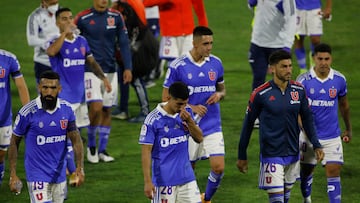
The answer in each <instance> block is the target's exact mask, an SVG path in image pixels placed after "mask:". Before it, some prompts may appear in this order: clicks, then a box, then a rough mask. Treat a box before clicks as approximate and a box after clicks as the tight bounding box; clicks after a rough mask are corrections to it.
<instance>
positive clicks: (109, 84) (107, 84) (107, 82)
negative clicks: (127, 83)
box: [103, 77, 112, 93]
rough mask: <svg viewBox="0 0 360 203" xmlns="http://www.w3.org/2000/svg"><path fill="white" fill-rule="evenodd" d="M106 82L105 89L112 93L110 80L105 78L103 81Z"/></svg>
mask: <svg viewBox="0 0 360 203" xmlns="http://www.w3.org/2000/svg"><path fill="white" fill-rule="evenodd" d="M103 82H104V87H105V91H106V92H107V93H109V92H111V90H112V87H111V83H110V82H109V80H108V79H107V78H106V77H105V79H104V80H103Z"/></svg>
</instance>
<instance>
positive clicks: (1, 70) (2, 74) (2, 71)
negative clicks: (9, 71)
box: [0, 66, 6, 78]
mask: <svg viewBox="0 0 360 203" xmlns="http://www.w3.org/2000/svg"><path fill="white" fill-rule="evenodd" d="M5 73H6V70H5V68H3V67H1V66H0V78H4V77H5Z"/></svg>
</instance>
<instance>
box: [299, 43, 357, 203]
mask: <svg viewBox="0 0 360 203" xmlns="http://www.w3.org/2000/svg"><path fill="white" fill-rule="evenodd" d="M331 54H332V50H331V47H330V46H329V45H328V44H323V43H320V44H318V45H317V46H316V47H315V49H314V56H313V60H314V63H315V66H314V67H313V68H312V69H310V71H309V72H307V73H305V74H302V75H300V76H299V77H298V81H299V82H301V83H302V84H303V85H304V87H305V90H306V93H307V96H308V97H309V101H310V107H311V109H312V112H313V115H314V121H315V126H316V131H317V134H318V137H319V141H320V143H321V145H322V146H323V149H324V153H325V158H324V160H323V161H322V162H321V163H322V165H323V166H325V172H326V177H327V193H328V197H329V202H331V203H335V202H341V182H340V171H341V166H342V164H343V163H344V159H343V148H342V143H341V138H342V139H343V141H344V142H345V143H348V142H350V140H351V137H352V128H351V123H350V107H349V102H348V99H347V96H346V95H347V84H346V79H345V76H344V75H343V74H341V73H340V72H338V71H336V70H334V69H333V68H331V63H332V57H331ZM338 112H340V113H341V117H342V119H343V121H344V124H345V130H344V131H343V132H342V133H341V129H340V125H339V120H338V118H339V116H338ZM305 135H307V133H304V132H302V133H301V135H300V149H301V173H300V175H301V176H300V177H301V192H302V195H303V197H304V200H305V202H307V203H309V202H311V189H312V182H313V171H314V169H315V166H316V161H315V160H314V151H313V147H312V145H311V143H309V141H308V136H305Z"/></svg>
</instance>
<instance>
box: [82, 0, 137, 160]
mask: <svg viewBox="0 0 360 203" xmlns="http://www.w3.org/2000/svg"><path fill="white" fill-rule="evenodd" d="M75 24H76V25H77V27H78V28H79V29H80V31H81V34H82V35H83V36H84V37H85V38H86V40H87V41H88V43H89V46H90V48H91V51H92V53H93V55H94V57H95V60H96V61H97V62H98V63H99V64H100V66H101V68H102V70H103V72H104V73H105V75H106V77H107V78H108V80H109V81H110V83H111V87H112V90H111V92H104V91H102V88H101V80H100V79H99V78H98V77H96V75H95V74H94V73H93V72H90V69H89V67H88V66H86V69H85V95H86V96H85V99H86V101H87V103H88V104H89V119H90V125H89V127H88V150H87V159H88V161H89V162H91V163H98V162H99V158H100V160H102V161H104V162H110V161H114V158H113V157H112V156H110V155H109V154H108V152H107V151H106V147H107V144H108V140H109V135H110V131H111V107H112V106H113V105H115V104H116V98H117V94H118V87H117V85H118V79H117V72H116V66H115V57H114V56H115V45H116V44H117V45H118V47H119V48H120V52H121V57H122V59H123V62H124V69H125V70H124V74H123V82H124V83H130V82H131V80H132V73H131V71H132V62H131V53H130V44H129V38H128V34H127V29H126V26H125V23H124V20H123V18H122V16H121V14H120V13H119V12H118V11H115V10H113V9H108V0H93V7H92V8H89V9H86V10H84V11H82V12H80V13H79V14H78V15H77V16H76V18H75ZM97 129H99V146H98V150H96V132H97Z"/></svg>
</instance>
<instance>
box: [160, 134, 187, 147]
mask: <svg viewBox="0 0 360 203" xmlns="http://www.w3.org/2000/svg"><path fill="white" fill-rule="evenodd" d="M186 141H187V136H186V135H182V136H178V137H173V138H167V137H164V138H161V140H160V145H161V147H164V148H165V147H168V146H170V145H174V144H180V143H183V142H186Z"/></svg>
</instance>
